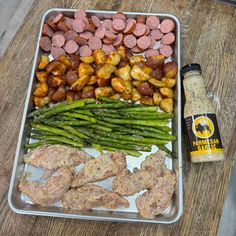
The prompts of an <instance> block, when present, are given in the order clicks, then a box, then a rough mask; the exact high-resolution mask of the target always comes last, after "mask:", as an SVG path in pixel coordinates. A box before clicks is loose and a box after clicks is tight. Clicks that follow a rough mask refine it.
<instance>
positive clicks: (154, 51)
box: [145, 49, 160, 58]
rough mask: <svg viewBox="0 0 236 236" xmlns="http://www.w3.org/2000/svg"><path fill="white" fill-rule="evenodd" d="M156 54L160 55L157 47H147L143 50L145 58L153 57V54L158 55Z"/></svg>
mask: <svg viewBox="0 0 236 236" xmlns="http://www.w3.org/2000/svg"><path fill="white" fill-rule="evenodd" d="M158 55H160V53H159V51H158V49H148V50H147V51H145V57H146V58H149V57H154V56H158Z"/></svg>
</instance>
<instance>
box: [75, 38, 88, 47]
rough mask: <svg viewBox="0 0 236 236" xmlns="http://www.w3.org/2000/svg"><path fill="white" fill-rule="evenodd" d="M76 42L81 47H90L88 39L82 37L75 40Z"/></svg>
mask: <svg viewBox="0 0 236 236" xmlns="http://www.w3.org/2000/svg"><path fill="white" fill-rule="evenodd" d="M75 42H76V43H77V44H78V45H79V46H83V45H88V41H87V40H86V39H83V38H81V37H80V36H77V37H76V38H75Z"/></svg>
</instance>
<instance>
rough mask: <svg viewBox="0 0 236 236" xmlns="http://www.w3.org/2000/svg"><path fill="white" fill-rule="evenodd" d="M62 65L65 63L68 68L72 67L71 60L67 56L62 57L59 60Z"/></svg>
mask: <svg viewBox="0 0 236 236" xmlns="http://www.w3.org/2000/svg"><path fill="white" fill-rule="evenodd" d="M58 61H60V62H61V63H63V64H64V65H65V66H66V67H67V68H70V67H72V62H71V60H70V59H69V58H68V57H67V56H66V55H61V56H60V57H59V59H58Z"/></svg>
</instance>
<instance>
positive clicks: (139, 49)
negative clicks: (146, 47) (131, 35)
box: [131, 46, 143, 53]
mask: <svg viewBox="0 0 236 236" xmlns="http://www.w3.org/2000/svg"><path fill="white" fill-rule="evenodd" d="M131 51H132V52H134V53H140V52H142V51H143V50H142V49H141V48H139V47H138V46H134V47H133V48H131Z"/></svg>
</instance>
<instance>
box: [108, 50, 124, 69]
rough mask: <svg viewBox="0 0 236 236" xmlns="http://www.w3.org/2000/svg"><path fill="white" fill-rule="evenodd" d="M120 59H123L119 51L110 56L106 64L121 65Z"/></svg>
mask: <svg viewBox="0 0 236 236" xmlns="http://www.w3.org/2000/svg"><path fill="white" fill-rule="evenodd" d="M120 59H121V56H120V54H119V53H118V52H117V51H113V52H111V53H110V54H109V55H108V58H107V61H106V63H109V64H112V65H114V66H116V65H118V64H119V62H120Z"/></svg>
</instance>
